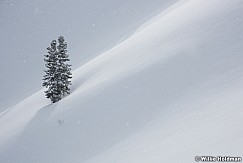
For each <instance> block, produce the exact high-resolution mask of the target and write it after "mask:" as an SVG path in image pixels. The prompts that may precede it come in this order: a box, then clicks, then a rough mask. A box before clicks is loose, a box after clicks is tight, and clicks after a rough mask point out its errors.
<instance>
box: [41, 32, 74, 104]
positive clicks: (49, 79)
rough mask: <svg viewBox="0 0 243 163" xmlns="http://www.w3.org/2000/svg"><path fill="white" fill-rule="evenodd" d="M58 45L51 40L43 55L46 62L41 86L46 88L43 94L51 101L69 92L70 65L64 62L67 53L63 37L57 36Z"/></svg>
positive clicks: (67, 59) (66, 59)
mask: <svg viewBox="0 0 243 163" xmlns="http://www.w3.org/2000/svg"><path fill="white" fill-rule="evenodd" d="M58 43H59V45H58V46H57V43H56V40H53V41H52V42H51V46H50V47H48V48H47V51H48V54H46V55H45V59H44V61H45V62H46V64H45V66H46V68H47V70H45V73H46V74H45V75H44V78H43V80H44V82H43V86H44V87H46V88H47V90H46V91H45V95H46V97H47V98H50V99H51V101H52V102H53V103H55V102H57V101H59V100H61V98H62V96H64V95H65V94H69V93H70V88H69V85H71V81H70V79H71V78H72V77H71V75H72V74H71V65H69V64H68V63H66V62H67V61H69V58H68V54H67V43H66V42H65V40H64V37H62V36H60V37H59V38H58Z"/></svg>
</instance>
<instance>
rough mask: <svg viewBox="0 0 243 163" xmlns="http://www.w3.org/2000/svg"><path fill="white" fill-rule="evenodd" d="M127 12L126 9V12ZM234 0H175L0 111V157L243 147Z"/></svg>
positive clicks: (121, 158) (105, 159)
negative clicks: (63, 90) (62, 84)
mask: <svg viewBox="0 0 243 163" xmlns="http://www.w3.org/2000/svg"><path fill="white" fill-rule="evenodd" d="M128 16H129V15H128ZM242 27H243V1H241V0H208V1H205V0H182V1H178V2H176V3H174V4H173V5H171V6H170V7H168V8H167V9H165V10H163V11H161V13H160V14H158V15H157V16H155V17H154V18H152V19H151V20H149V21H148V22H147V23H145V24H144V25H142V26H141V27H140V28H138V29H137V30H136V32H135V33H134V34H133V35H131V36H130V37H129V38H128V39H126V40H125V41H123V42H121V43H119V44H118V45H116V46H114V47H113V48H111V49H110V50H108V51H107V52H105V53H102V54H100V55H98V56H97V57H95V58H94V59H92V60H90V61H89V62H87V63H85V64H84V65H83V66H81V67H80V68H78V69H77V70H75V71H74V72H73V75H74V78H73V85H72V88H71V89H72V93H71V94H70V95H69V96H67V97H65V98H64V99H62V100H61V101H59V102H58V103H56V104H51V103H50V102H49V101H48V100H46V99H45V98H44V95H43V90H40V91H39V92H37V93H35V94H34V95H32V96H30V97H28V98H27V99H25V100H23V101H22V102H20V103H19V104H17V105H15V106H13V107H11V108H9V109H6V110H5V111H4V112H2V113H1V114H0V131H1V132H0V162H4V163H5V162H11V163H26V162H31V163H32V162H33V163H53V162H54V163H67V162H70V163H80V162H82V163H83V162H84V163H162V162H167V163H178V162H182V163H190V162H192V163H193V162H195V160H194V157H195V156H201V155H203V156H205V155H206V156H207V155H209V156H218V155H220V156H239V157H242V156H243V155H242V151H243V146H242V144H243V139H242V138H243V130H242V127H243V101H242V97H243V89H242V83H243V46H242V44H243V37H242V33H243V28H242Z"/></svg>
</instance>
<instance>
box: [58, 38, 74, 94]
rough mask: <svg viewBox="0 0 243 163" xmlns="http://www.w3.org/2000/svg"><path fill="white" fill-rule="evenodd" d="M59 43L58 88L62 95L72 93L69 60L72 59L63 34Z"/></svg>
mask: <svg viewBox="0 0 243 163" xmlns="http://www.w3.org/2000/svg"><path fill="white" fill-rule="evenodd" d="M58 43H59V45H58V46H57V56H58V69H57V74H58V81H59V82H58V88H59V90H60V91H61V94H62V95H65V94H70V88H69V85H71V80H70V79H71V78H72V73H71V65H70V64H68V63H67V62H68V61H70V59H69V58H68V57H69V55H68V54H67V43H66V42H65V40H64V37H63V36H60V37H59V38H58Z"/></svg>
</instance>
